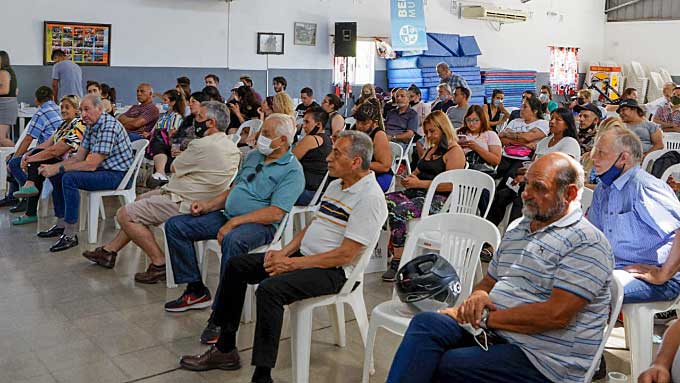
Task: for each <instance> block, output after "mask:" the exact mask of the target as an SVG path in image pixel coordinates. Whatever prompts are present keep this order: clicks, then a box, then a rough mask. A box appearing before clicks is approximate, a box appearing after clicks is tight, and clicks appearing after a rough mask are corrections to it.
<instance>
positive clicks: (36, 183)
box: [12, 95, 85, 236]
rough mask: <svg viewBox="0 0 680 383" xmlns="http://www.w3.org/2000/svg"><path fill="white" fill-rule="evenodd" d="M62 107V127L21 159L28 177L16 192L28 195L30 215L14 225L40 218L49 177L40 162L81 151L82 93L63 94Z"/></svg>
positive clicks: (18, 220)
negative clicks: (44, 191)
mask: <svg viewBox="0 0 680 383" xmlns="http://www.w3.org/2000/svg"><path fill="white" fill-rule="evenodd" d="M59 106H60V107H61V117H62V118H63V122H62V123H61V126H59V128H57V130H55V131H54V133H53V134H52V136H51V137H50V138H48V139H47V140H45V142H43V143H42V144H40V145H38V146H36V147H35V148H34V149H32V150H29V151H27V152H26V153H25V154H24V156H23V157H22V158H21V167H22V168H24V169H26V173H27V174H28V180H27V181H26V183H24V185H23V186H22V187H21V189H19V190H18V191H16V192H15V193H14V196H15V197H17V198H28V204H27V208H26V214H25V215H23V216H20V217H17V218H15V219H13V220H12V225H25V224H27V223H32V222H36V221H37V220H38V217H37V215H36V213H37V208H38V198H39V196H40V192H41V191H42V186H43V182H45V177H43V176H42V175H40V174H39V173H38V168H40V165H42V164H56V163H58V162H61V161H64V160H66V159H68V158H69V157H71V156H72V155H74V154H75V153H76V152H77V151H78V148H79V147H80V143H81V142H82V140H83V133H84V132H85V124H83V122H82V121H81V120H80V112H79V109H78V107H79V106H80V99H79V98H78V96H74V95H68V96H64V97H62V99H61V100H60V101H59ZM57 209H58V207H57V206H55V214H56V215H57V217H63V216H64V214H63V213H64V212H63V211H62V212H59V211H57ZM61 227H63V225H62V226H61ZM50 230H51V229H50ZM50 230H48V231H50ZM62 230H63V229H62ZM59 235H61V234H59ZM39 236H40V234H39Z"/></svg>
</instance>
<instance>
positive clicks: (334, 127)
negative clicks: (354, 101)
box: [321, 93, 345, 137]
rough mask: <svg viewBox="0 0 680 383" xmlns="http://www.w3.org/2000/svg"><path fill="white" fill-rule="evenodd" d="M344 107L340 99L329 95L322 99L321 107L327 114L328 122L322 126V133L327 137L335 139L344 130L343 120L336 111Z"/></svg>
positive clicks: (331, 94)
mask: <svg viewBox="0 0 680 383" xmlns="http://www.w3.org/2000/svg"><path fill="white" fill-rule="evenodd" d="M344 105H345V103H344V102H342V100H340V97H338V96H336V95H334V94H333V93H329V94H327V95H326V97H324V98H323V101H322V102H321V107H322V108H323V110H325V111H326V113H328V121H327V122H326V124H325V125H324V126H323V128H324V131H325V132H326V134H327V135H329V136H331V137H335V136H336V135H337V134H338V133H340V132H341V131H342V130H343V129H344V128H345V118H344V117H342V115H341V114H340V113H338V110H340V108H342V107H343V106H344Z"/></svg>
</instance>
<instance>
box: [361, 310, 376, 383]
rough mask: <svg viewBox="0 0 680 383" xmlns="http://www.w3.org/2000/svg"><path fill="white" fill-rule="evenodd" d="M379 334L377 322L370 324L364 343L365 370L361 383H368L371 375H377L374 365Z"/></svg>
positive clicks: (373, 321)
mask: <svg viewBox="0 0 680 383" xmlns="http://www.w3.org/2000/svg"><path fill="white" fill-rule="evenodd" d="M377 332H378V326H377V324H376V322H375V320H372V321H370V323H369V324H368V334H367V336H366V341H365V342H364V369H363V372H362V375H361V382H362V383H368V379H369V374H370V375H373V374H375V366H374V365H373V348H374V347H375V335H376V333H377Z"/></svg>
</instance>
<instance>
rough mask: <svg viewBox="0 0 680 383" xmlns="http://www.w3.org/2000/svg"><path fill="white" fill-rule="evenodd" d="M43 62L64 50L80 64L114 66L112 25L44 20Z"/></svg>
mask: <svg viewBox="0 0 680 383" xmlns="http://www.w3.org/2000/svg"><path fill="white" fill-rule="evenodd" d="M43 39H44V44H43V64H44V65H48V64H54V61H52V51H53V50H55V49H61V50H62V51H64V53H66V56H68V57H70V58H71V60H73V62H74V63H76V64H78V65H101V66H109V65H111V24H92V23H76V22H61V21H45V22H44V34H43Z"/></svg>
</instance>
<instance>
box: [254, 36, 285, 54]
mask: <svg viewBox="0 0 680 383" xmlns="http://www.w3.org/2000/svg"><path fill="white" fill-rule="evenodd" d="M283 37H284V34H283V33H272V32H257V54H258V55H282V54H283Z"/></svg>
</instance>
